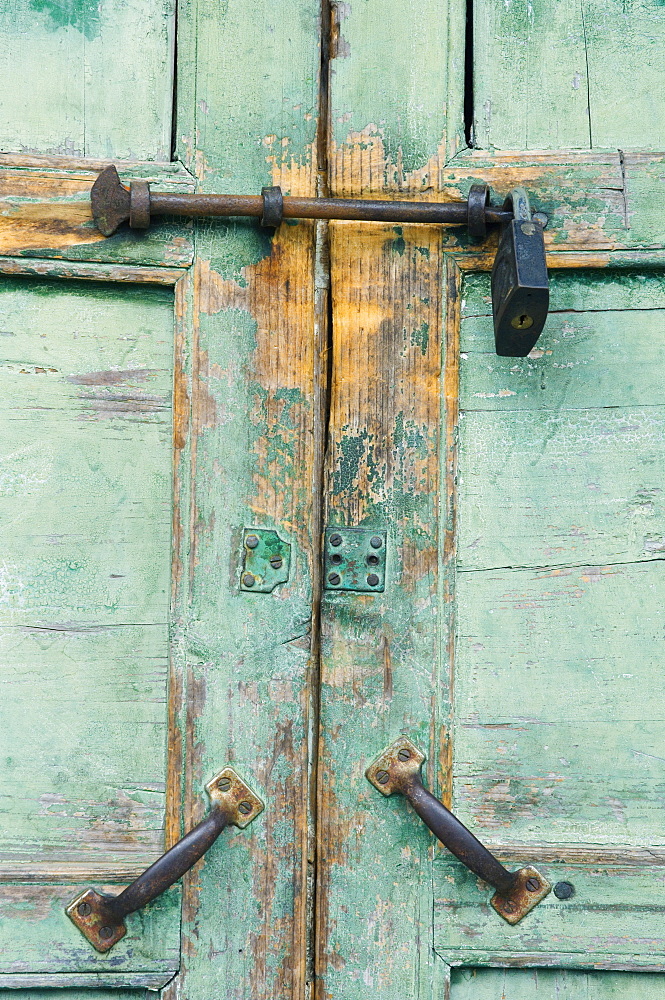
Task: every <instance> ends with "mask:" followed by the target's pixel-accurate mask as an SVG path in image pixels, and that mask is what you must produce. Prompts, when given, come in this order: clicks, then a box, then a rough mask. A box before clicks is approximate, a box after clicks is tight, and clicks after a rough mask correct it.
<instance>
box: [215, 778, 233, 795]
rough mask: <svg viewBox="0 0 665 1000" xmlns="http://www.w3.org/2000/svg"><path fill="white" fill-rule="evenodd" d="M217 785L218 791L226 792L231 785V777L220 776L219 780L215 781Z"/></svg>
mask: <svg viewBox="0 0 665 1000" xmlns="http://www.w3.org/2000/svg"><path fill="white" fill-rule="evenodd" d="M217 787H218V788H219V790H220V792H228V790H229V788H230V787H231V779H230V778H220V779H219V781H218V782H217Z"/></svg>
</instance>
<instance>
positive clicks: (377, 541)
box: [369, 535, 383, 549]
mask: <svg viewBox="0 0 665 1000" xmlns="http://www.w3.org/2000/svg"><path fill="white" fill-rule="evenodd" d="M369 544H370V545H371V546H372V548H373V549H380V548H381V546H382V545H383V539H382V538H381V536H380V535H372V537H371V538H370V540H369Z"/></svg>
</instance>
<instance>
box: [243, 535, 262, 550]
mask: <svg viewBox="0 0 665 1000" xmlns="http://www.w3.org/2000/svg"><path fill="white" fill-rule="evenodd" d="M258 544H259V540H258V538H257V537H256V535H248V536H247V538H246V539H245V545H246V546H247V548H248V549H255V548H256V546H257V545H258Z"/></svg>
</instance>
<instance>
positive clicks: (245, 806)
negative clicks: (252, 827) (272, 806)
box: [238, 802, 252, 816]
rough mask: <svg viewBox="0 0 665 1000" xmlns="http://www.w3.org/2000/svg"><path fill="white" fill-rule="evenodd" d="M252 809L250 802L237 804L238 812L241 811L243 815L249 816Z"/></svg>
mask: <svg viewBox="0 0 665 1000" xmlns="http://www.w3.org/2000/svg"><path fill="white" fill-rule="evenodd" d="M251 811H252V804H251V802H241V803H240V805H239V806H238V812H241V813H242V814H243V816H249V814H250V813H251Z"/></svg>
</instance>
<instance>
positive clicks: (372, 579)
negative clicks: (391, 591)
mask: <svg viewBox="0 0 665 1000" xmlns="http://www.w3.org/2000/svg"><path fill="white" fill-rule="evenodd" d="M367 582H368V584H369V585H370V587H376V585H377V584H378V582H379V578H378V576H377V575H376V573H370V574H369V575H368V577H367Z"/></svg>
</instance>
